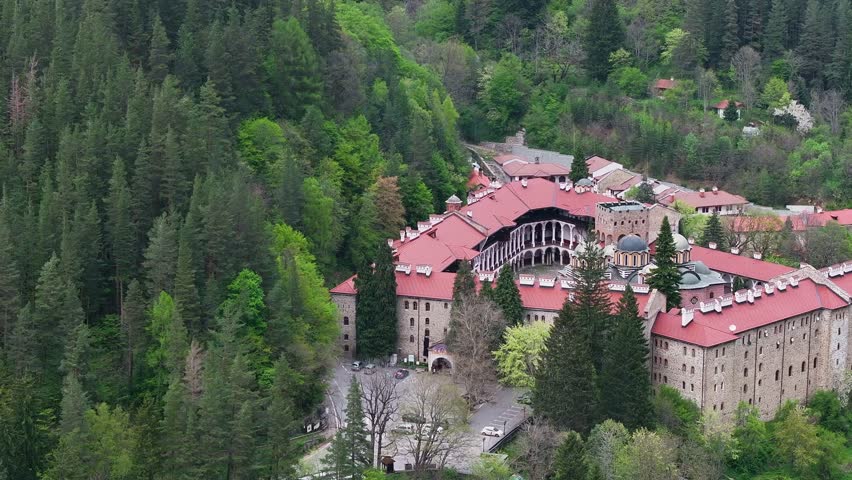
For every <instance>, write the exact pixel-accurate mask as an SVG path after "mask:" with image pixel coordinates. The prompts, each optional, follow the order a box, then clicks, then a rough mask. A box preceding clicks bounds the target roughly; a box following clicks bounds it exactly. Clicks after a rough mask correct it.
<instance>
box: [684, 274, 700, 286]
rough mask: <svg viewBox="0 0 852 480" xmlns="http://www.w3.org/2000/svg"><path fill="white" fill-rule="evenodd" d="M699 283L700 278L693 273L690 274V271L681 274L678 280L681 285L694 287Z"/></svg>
mask: <svg viewBox="0 0 852 480" xmlns="http://www.w3.org/2000/svg"><path fill="white" fill-rule="evenodd" d="M700 281H701V277H699V276H698V275H696V274H695V272H690V271H686V272H682V275H681V278H680V284H681V285H695V284H697V283H698V282H700Z"/></svg>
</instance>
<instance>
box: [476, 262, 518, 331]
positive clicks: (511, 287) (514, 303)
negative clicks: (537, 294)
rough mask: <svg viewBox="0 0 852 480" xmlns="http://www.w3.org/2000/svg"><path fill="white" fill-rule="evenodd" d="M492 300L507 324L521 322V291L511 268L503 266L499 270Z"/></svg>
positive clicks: (511, 324)
mask: <svg viewBox="0 0 852 480" xmlns="http://www.w3.org/2000/svg"><path fill="white" fill-rule="evenodd" d="M483 288H484V287H483ZM492 300H494V303H496V304H497V305H498V306H500V309H501V310H503V317H505V318H506V322H507V323H508V324H509V326H513V325H520V324H521V323H523V321H524V306H523V304H522V303H521V292H520V291H519V290H518V286H517V285H516V284H515V276H514V275H512V269H511V268H508V267H505V268H503V270H501V271H500V276H498V277H497V288H495V289H494V292H493V296H492Z"/></svg>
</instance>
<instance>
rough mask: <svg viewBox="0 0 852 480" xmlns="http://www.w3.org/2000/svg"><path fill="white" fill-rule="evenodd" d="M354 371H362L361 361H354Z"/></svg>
mask: <svg viewBox="0 0 852 480" xmlns="http://www.w3.org/2000/svg"><path fill="white" fill-rule="evenodd" d="M352 371H353V372H360V371H361V362H358V361H355V362H352Z"/></svg>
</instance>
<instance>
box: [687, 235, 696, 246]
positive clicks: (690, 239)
mask: <svg viewBox="0 0 852 480" xmlns="http://www.w3.org/2000/svg"><path fill="white" fill-rule="evenodd" d="M686 241H687V243H689V244H690V245H695V239H694V238H692V237H689V238H687V239H686Z"/></svg>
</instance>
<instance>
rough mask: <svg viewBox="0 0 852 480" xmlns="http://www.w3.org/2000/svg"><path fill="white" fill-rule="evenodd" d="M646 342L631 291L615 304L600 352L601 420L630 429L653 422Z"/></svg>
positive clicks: (646, 425)
mask: <svg viewBox="0 0 852 480" xmlns="http://www.w3.org/2000/svg"><path fill="white" fill-rule="evenodd" d="M648 352H649V350H648V340H647V339H646V338H645V325H644V322H643V320H642V317H641V316H640V315H639V306H638V305H637V303H636V296H635V295H634V294H633V289H632V288H630V286H629V285H628V286H627V290H625V292H624V295H622V296H621V299H620V300H619V302H618V310H617V312H616V314H615V318H614V324H613V328H612V331H611V333H610V335H609V336H608V337H607V343H606V346H605V349H604V352H603V357H604V361H603V367H602V369H601V376H600V391H601V414H602V415H601V416H602V417H603V418H610V419H613V420H615V421H617V422H621V423H623V424H624V425H625V426H627V427H628V428H630V429H634V428H639V427H648V426H650V424H651V422H652V421H653V410H654V409H653V406H652V405H651V382H650V375H651V374H650V372H649V371H648Z"/></svg>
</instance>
